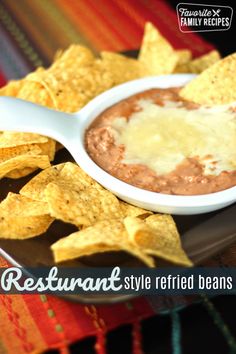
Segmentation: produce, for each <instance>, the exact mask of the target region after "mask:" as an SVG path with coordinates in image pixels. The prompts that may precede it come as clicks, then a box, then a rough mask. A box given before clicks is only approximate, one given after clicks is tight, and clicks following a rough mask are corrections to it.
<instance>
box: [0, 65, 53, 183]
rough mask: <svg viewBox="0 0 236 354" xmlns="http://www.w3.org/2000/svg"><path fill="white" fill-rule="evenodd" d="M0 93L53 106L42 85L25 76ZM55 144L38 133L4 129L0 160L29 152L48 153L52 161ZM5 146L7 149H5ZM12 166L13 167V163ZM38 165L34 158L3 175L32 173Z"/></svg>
mask: <svg viewBox="0 0 236 354" xmlns="http://www.w3.org/2000/svg"><path fill="white" fill-rule="evenodd" d="M43 70H44V69H42V68H39V69H37V70H36V73H39V72H42V71H43ZM0 94H1V95H6V96H14V97H18V98H22V99H26V100H28V101H32V102H34V103H38V104H42V105H45V106H48V107H54V104H53V102H52V101H51V98H50V96H49V95H48V93H47V92H46V91H45V89H44V88H43V87H42V85H39V84H38V83H32V82H29V81H27V79H26V78H25V79H23V80H19V81H12V82H10V83H9V84H8V85H7V86H5V88H3V89H2V90H0ZM19 119H20V117H19ZM55 146H56V143H55V142H54V141H53V140H52V139H49V138H47V137H43V136H41V135H38V134H32V133H19V132H8V131H4V132H1V133H0V161H1V160H2V161H6V160H7V159H10V158H12V157H16V156H20V155H25V154H29V153H30V154H31V155H48V157H49V160H50V161H52V160H53V159H54V156H55V149H56V147H55ZM6 148H9V149H8V150H6ZM43 159H44V160H45V157H43ZM38 161H39V160H38ZM9 164H10V165H11V162H9ZM12 166H13V167H14V164H13V165H12ZM47 166H49V164H47ZM13 167H12V168H13ZM38 167H40V166H38V163H36V164H35V160H34V162H33V165H32V166H29V163H28V164H27V166H26V167H25V166H24V167H23V168H18V167H17V168H16V169H14V170H9V172H8V173H6V174H5V176H6V177H9V178H21V177H24V176H26V175H28V174H30V173H32V172H33V171H35V170H36V169H37V168H38Z"/></svg>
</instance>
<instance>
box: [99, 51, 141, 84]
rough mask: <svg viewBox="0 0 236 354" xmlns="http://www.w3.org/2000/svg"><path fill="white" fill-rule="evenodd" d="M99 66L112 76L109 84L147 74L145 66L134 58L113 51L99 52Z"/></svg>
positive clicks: (119, 82)
mask: <svg viewBox="0 0 236 354" xmlns="http://www.w3.org/2000/svg"><path fill="white" fill-rule="evenodd" d="M101 57H102V60H101V62H100V65H101V68H103V70H104V72H106V71H107V72H108V74H110V77H111V78H112V83H111V86H115V85H119V84H121V83H123V82H127V81H130V80H134V79H138V78H140V77H143V76H145V75H146V76H147V75H148V73H147V70H146V69H145V66H144V65H143V64H142V63H140V62H139V61H138V60H136V59H132V58H128V57H127V56H125V55H122V54H117V53H113V52H106V51H104V52H101Z"/></svg>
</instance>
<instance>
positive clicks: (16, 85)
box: [0, 79, 25, 97]
mask: <svg viewBox="0 0 236 354" xmlns="http://www.w3.org/2000/svg"><path fill="white" fill-rule="evenodd" d="M24 82H25V81H24V79H22V80H12V81H9V82H8V83H7V85H6V86H3V87H2V88H0V96H12V97H17V95H18V93H19V92H20V90H21V88H22V87H23V85H24Z"/></svg>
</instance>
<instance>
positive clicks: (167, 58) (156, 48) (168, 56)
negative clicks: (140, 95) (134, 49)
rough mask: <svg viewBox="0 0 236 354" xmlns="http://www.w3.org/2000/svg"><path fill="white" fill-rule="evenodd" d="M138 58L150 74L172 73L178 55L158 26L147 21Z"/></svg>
mask: <svg viewBox="0 0 236 354" xmlns="http://www.w3.org/2000/svg"><path fill="white" fill-rule="evenodd" d="M138 60H139V61H140V63H142V64H143V65H145V68H146V70H147V73H148V74H149V75H162V74H171V73H172V72H173V71H174V68H175V67H176V64H177V62H178V55H177V54H176V52H175V51H174V49H173V48H172V46H171V44H170V43H169V42H168V41H167V40H166V39H165V38H164V37H163V36H162V35H161V34H160V32H159V31H158V30H157V28H155V27H154V26H153V24H152V23H150V22H147V23H146V25H145V30H144V37H143V41H142V45H141V49H140V53H139V57H138Z"/></svg>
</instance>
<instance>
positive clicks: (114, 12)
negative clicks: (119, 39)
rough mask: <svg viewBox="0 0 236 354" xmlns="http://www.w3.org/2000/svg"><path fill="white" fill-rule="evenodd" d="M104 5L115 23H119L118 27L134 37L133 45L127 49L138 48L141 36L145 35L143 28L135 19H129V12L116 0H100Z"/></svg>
mask: <svg viewBox="0 0 236 354" xmlns="http://www.w3.org/2000/svg"><path fill="white" fill-rule="evenodd" d="M101 3H102V5H103V7H104V8H106V9H107V11H108V12H110V16H112V20H114V21H115V22H114V24H115V23H118V26H117V29H118V30H119V31H120V32H122V33H123V34H124V35H126V36H128V37H129V38H130V39H132V43H131V47H128V48H125V49H137V48H139V46H140V43H141V38H142V35H143V28H141V27H140V26H139V25H137V23H136V22H135V21H129V18H127V14H126V13H125V12H124V11H123V10H122V8H120V7H119V6H118V4H117V2H116V1H115V0H112V1H107V0H100V4H101Z"/></svg>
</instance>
